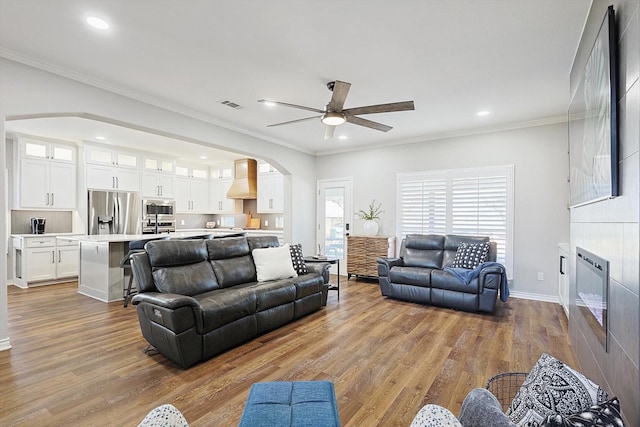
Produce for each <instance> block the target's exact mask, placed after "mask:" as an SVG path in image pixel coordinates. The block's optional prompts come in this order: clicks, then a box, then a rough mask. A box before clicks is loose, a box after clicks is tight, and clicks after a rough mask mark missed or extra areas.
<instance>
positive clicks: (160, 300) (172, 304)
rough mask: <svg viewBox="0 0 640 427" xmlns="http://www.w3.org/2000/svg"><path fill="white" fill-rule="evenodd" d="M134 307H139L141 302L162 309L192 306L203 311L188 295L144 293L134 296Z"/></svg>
mask: <svg viewBox="0 0 640 427" xmlns="http://www.w3.org/2000/svg"><path fill="white" fill-rule="evenodd" d="M131 302H132V303H133V305H138V304H140V303H141V302H147V303H149V304H152V305H158V306H160V307H164V308H169V309H176V308H180V307H184V306H192V307H195V308H197V309H199V310H200V309H201V307H200V303H199V302H198V301H197V300H196V299H195V298H192V297H190V296H187V295H179V294H170V293H163V292H144V293H141V294H136V295H134V297H133V299H132V300H131Z"/></svg>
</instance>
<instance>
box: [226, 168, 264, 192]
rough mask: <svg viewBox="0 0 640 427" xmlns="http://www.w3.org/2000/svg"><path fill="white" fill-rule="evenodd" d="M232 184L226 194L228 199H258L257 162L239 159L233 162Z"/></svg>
mask: <svg viewBox="0 0 640 427" xmlns="http://www.w3.org/2000/svg"><path fill="white" fill-rule="evenodd" d="M233 169H234V173H233V183H232V184H231V188H229V191H228V192H227V198H228V199H243V200H248V199H256V198H257V197H258V162H256V160H255V159H239V160H236V161H235V162H234V168H233Z"/></svg>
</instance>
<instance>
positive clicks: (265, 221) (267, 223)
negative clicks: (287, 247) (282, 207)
mask: <svg viewBox="0 0 640 427" xmlns="http://www.w3.org/2000/svg"><path fill="white" fill-rule="evenodd" d="M264 226H265V227H268V226H269V221H267V220H266V219H265V220H264Z"/></svg>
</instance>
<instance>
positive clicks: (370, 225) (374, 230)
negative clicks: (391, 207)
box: [362, 219, 378, 236]
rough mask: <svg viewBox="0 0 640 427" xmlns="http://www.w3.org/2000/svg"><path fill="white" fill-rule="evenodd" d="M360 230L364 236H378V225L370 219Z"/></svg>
mask: <svg viewBox="0 0 640 427" xmlns="http://www.w3.org/2000/svg"><path fill="white" fill-rule="evenodd" d="M362 228H363V233H364V235H365V236H375V235H376V234H378V223H377V222H375V221H374V220H372V219H368V220H366V221H365V222H364V225H363V226H362Z"/></svg>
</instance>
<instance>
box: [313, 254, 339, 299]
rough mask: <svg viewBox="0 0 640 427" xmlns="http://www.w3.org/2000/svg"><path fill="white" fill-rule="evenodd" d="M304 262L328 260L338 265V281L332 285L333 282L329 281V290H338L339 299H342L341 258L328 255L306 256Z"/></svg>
mask: <svg viewBox="0 0 640 427" xmlns="http://www.w3.org/2000/svg"><path fill="white" fill-rule="evenodd" d="M304 262H326V263H328V264H337V265H338V281H337V283H336V284H335V285H332V284H331V282H329V290H330V291H338V299H340V258H338V257H334V256H328V257H326V258H314V257H312V256H306V257H304Z"/></svg>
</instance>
